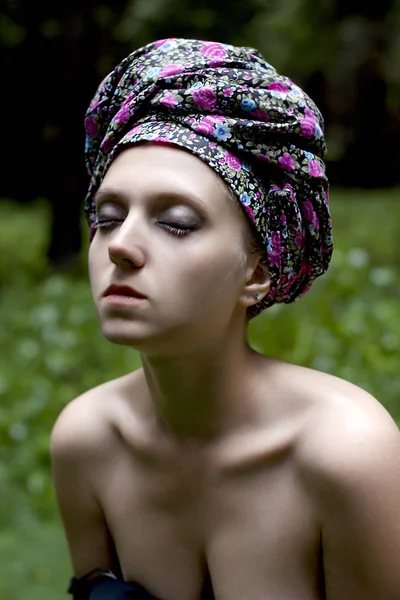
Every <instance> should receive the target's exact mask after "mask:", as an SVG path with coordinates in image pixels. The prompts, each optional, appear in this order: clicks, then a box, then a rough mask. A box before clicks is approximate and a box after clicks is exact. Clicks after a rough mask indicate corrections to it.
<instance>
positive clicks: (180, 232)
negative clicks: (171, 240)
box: [158, 221, 195, 236]
mask: <svg viewBox="0 0 400 600" xmlns="http://www.w3.org/2000/svg"><path fill="white" fill-rule="evenodd" d="M158 224H159V225H160V227H162V228H163V229H165V230H166V231H168V232H169V233H171V234H173V235H177V236H184V235H189V234H190V233H191V232H192V231H194V229H195V228H194V227H190V226H189V225H182V224H177V223H174V224H171V223H163V222H162V221H159V223H158Z"/></svg>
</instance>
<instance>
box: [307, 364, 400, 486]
mask: <svg viewBox="0 0 400 600" xmlns="http://www.w3.org/2000/svg"><path fill="white" fill-rule="evenodd" d="M295 379H296V380H297V384H298V385H299V388H300V390H302V395H303V396H305V397H306V402H308V407H309V410H308V413H307V414H308V418H307V419H306V420H305V426H304V428H303V430H302V435H301V439H300V443H299V453H298V454H299V460H300V464H301V465H302V467H303V468H304V469H305V472H306V473H307V474H308V475H309V476H310V478H311V479H313V478H315V481H318V482H323V481H326V482H327V483H328V485H329V484H333V485H336V484H337V485H340V484H342V483H345V482H347V481H348V482H350V481H354V480H355V479H354V478H356V479H357V478H358V479H359V480H360V478H365V479H368V478H369V480H370V481H372V480H373V478H374V473H375V472H376V476H378V474H381V475H382V474H383V471H389V472H391V473H393V474H394V473H395V472H397V470H398V468H399V465H400V432H399V429H398V427H397V425H396V423H395V421H394V420H393V418H392V417H391V415H390V414H389V412H388V411H387V410H386V409H385V408H384V406H383V405H382V404H381V403H380V402H379V401H378V400H377V399H376V398H374V397H373V396H372V395H371V394H369V393H368V392H367V391H365V390H363V389H361V388H360V387H358V386H356V385H354V384H352V383H350V382H348V381H345V380H343V379H340V378H338V377H335V376H333V375H329V374H326V373H321V372H319V371H314V370H311V369H301V368H300V371H297V372H296V375H295Z"/></svg>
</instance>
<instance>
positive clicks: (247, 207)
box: [242, 204, 255, 223]
mask: <svg viewBox="0 0 400 600" xmlns="http://www.w3.org/2000/svg"><path fill="white" fill-rule="evenodd" d="M242 206H243V208H244V210H245V211H246V212H247V214H248V215H249V217H250V220H251V222H252V223H254V220H255V216H254V213H253V210H252V208H251V206H250V205H248V204H242Z"/></svg>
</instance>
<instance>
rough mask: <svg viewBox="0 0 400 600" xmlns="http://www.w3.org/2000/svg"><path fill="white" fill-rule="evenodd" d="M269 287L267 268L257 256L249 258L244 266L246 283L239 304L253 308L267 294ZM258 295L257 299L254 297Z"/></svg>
mask: <svg viewBox="0 0 400 600" xmlns="http://www.w3.org/2000/svg"><path fill="white" fill-rule="evenodd" d="M270 287H271V280H270V277H269V271H268V266H267V265H266V264H265V262H263V261H262V260H261V258H260V257H259V256H254V255H252V256H251V257H249V261H248V265H247V266H246V281H245V284H244V287H243V292H242V294H241V296H240V299H239V302H240V304H242V306H246V308H247V307H249V306H253V305H254V304H257V302H260V301H261V300H262V299H263V298H265V296H266V295H267V294H268V292H269V290H270ZM256 294H259V298H258V299H257V297H255V295H256Z"/></svg>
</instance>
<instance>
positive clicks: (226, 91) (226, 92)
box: [224, 88, 233, 97]
mask: <svg viewBox="0 0 400 600" xmlns="http://www.w3.org/2000/svg"><path fill="white" fill-rule="evenodd" d="M232 94H233V92H232V90H231V89H230V88H224V96H228V97H230V96H232Z"/></svg>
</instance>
